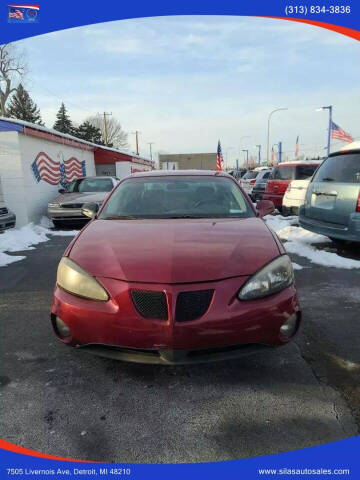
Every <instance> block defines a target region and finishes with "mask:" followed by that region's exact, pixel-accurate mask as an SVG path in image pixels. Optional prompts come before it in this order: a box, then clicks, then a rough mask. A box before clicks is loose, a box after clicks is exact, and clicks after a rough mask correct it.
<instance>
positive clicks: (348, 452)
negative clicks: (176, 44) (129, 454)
mask: <svg viewBox="0 0 360 480" xmlns="http://www.w3.org/2000/svg"><path fill="white" fill-rule="evenodd" d="M167 15H238V16H257V17H267V18H269V21H270V19H272V18H276V19H283V20H284V21H294V22H301V23H307V24H310V25H313V26H317V27H319V28H324V29H327V30H331V31H333V32H334V33H333V34H334V35H346V36H348V37H351V38H353V39H355V40H360V26H359V25H360V23H359V20H360V2H359V1H358V0H345V1H343V0H341V1H337V2H332V1H328V0H325V1H320V2H318V1H313V0H311V1H309V0H304V1H300V2H290V1H287V0H273V1H271V2H270V1H268V0H266V1H265V0H261V1H260V0H253V1H252V2H240V1H238V0H223V1H222V2H217V1H214V0H213V1H209V0H206V1H205V0H181V1H180V0H177V1H176V0H175V1H172V2H168V1H164V0H153V1H151V2H141V1H140V2H120V1H119V0H107V1H106V2H104V3H98V2H89V1H84V0H76V1H75V0H62V1H61V2H56V1H51V0H46V1H43V2H41V3H40V4H39V5H32V4H20V3H18V4H16V3H8V2H5V1H3V0H0V44H3V43H8V42H13V41H16V40H20V39H25V38H28V37H32V36H36V35H42V34H45V33H49V32H55V31H58V30H63V29H70V28H74V27H79V26H83V25H90V24H95V23H102V22H110V21H114V20H121V19H129V18H140V17H154V16H167ZM359 47H360V45H359ZM74 48H76V45H74ZM334 62H337V64H338V69H339V70H340V71H341V58H336V59H334ZM94 68H96V58H94ZM342 74H343V75H344V76H346V71H342ZM325 77H326V72H324V78H325ZM219 88H221V85H219ZM11 125H13V124H11ZM333 125H335V124H333ZM4 128H5V127H4ZM19 129H20V127H17V126H13V130H19ZM336 131H339V127H338V126H337V125H335V126H334V127H333V128H332V136H333V138H338V137H335V134H334V132H336ZM340 134H342V135H345V134H346V132H344V131H342V130H341V132H340ZM297 149H298V146H297ZM297 151H298V150H297ZM272 152H273V150H272ZM220 165H221V162H220ZM84 168H85V166H84V162H80V161H79V160H78V159H76V158H69V159H64V160H56V159H53V158H50V157H48V156H47V155H46V154H45V153H44V152H41V153H39V155H38V157H37V158H36V159H35V160H34V162H33V164H32V171H33V174H34V176H35V178H36V180H37V181H38V182H40V181H45V182H48V183H51V184H58V183H62V182H63V183H66V182H67V181H70V180H71V179H72V178H74V176H76V175H79V174H85V172H84ZM354 341H357V342H358V339H354ZM0 355H1V353H0ZM0 358H1V357H0ZM0 403H1V397H0ZM120 414H121V412H119V415H120ZM0 415H2V413H1V406H0ZM24 428H26V426H25V425H24ZM164 428H166V425H164ZM309 428H314V429H316V425H311V424H310V423H309ZM0 435H1V432H0ZM7 440H9V439H3V440H1V441H0V480H4V479H25V478H27V479H29V478H36V479H49V478H62V479H65V478H82V479H88V478H103V479H111V478H124V477H125V478H131V479H157V480H165V479H168V478H172V479H174V480H175V479H180V478H181V479H182V480H183V479H186V480H190V479H200V478H206V479H208V480H212V479H216V480H219V479H228V478H229V479H230V478H231V479H237V480H252V479H260V478H263V479H265V478H266V479H288V478H297V479H298V478H307V479H309V478H316V479H320V478H321V479H324V478H326V479H329V478H347V479H354V480H358V479H360V460H359V452H360V436H355V437H352V438H348V439H344V440H340V441H338V442H333V443H327V444H323V445H319V446H313V447H310V448H305V449H301V450H295V451H288V452H283V453H278V454H274V455H266V456H260V457H253V458H243V459H235V460H231V461H225V462H210V463H193V464H128V463H126V459H124V462H122V461H121V460H122V459H121V458H116V459H114V462H115V463H99V462H91V461H89V460H88V459H86V460H85V459H71V458H60V457H54V456H51V455H48V454H47V452H46V451H45V452H37V451H35V450H32V448H33V447H32V446H31V445H22V446H20V445H15V444H13V443H10V442H8V441H7Z"/></svg>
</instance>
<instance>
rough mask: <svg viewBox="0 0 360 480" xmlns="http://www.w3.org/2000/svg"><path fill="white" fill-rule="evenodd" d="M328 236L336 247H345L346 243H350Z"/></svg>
mask: <svg viewBox="0 0 360 480" xmlns="http://www.w3.org/2000/svg"><path fill="white" fill-rule="evenodd" d="M329 238H330V240H331V241H332V242H333V243H335V245H336V246H337V247H346V246H347V245H351V243H350V242H348V241H347V240H342V239H340V238H334V237H329Z"/></svg>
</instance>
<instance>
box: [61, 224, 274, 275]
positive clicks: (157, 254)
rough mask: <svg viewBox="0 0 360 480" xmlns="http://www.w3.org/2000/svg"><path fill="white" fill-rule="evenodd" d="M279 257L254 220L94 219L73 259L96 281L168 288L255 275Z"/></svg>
mask: <svg viewBox="0 0 360 480" xmlns="http://www.w3.org/2000/svg"><path fill="white" fill-rule="evenodd" d="M279 253H280V252H279V248H278V246H277V244H276V241H275V239H274V237H273V235H272V233H271V232H270V230H269V229H268V228H267V226H266V225H265V223H264V221H263V220H261V219H260V218H256V217H253V218H247V219H221V220H218V219H191V220H189V219H188V220H182V219H171V220H165V219H162V220H94V221H93V222H91V223H90V224H88V226H87V227H86V228H85V229H84V230H83V231H82V232H81V234H80V235H79V237H78V239H77V240H76V241H75V243H74V244H73V247H72V249H71V250H70V254H69V257H70V258H71V259H72V260H74V261H75V262H76V263H78V264H79V265H80V266H81V267H83V268H84V269H85V270H86V271H87V272H89V273H90V274H91V275H94V276H98V277H109V278H115V279H118V280H126V281H131V282H144V283H145V282H151V283H167V284H169V283H188V282H191V283H192V282H206V281H211V280H219V279H224V278H229V277H234V276H242V275H251V274H252V273H254V272H256V271H257V270H258V269H259V268H261V267H262V266H263V265H264V264H266V263H267V262H269V261H270V260H272V259H273V258H274V257H277V256H278V255H279Z"/></svg>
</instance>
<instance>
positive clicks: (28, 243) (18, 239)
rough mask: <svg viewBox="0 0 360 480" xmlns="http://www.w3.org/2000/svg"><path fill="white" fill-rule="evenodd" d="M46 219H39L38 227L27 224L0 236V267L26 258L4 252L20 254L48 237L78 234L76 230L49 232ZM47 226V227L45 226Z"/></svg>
mask: <svg viewBox="0 0 360 480" xmlns="http://www.w3.org/2000/svg"><path fill="white" fill-rule="evenodd" d="M46 220H47V219H46V218H45V217H43V218H42V219H41V222H40V225H34V224H33V223H29V225H25V226H24V227H21V228H19V229H10V230H5V232H4V233H2V234H0V267H5V266H6V265H10V263H13V262H18V261H20V260H23V259H24V258H26V257H25V256H23V255H18V256H14V255H7V254H6V253H5V252H20V251H21V252H22V251H24V250H33V249H34V248H35V247H34V245H38V244H39V243H42V242H47V241H48V240H49V235H61V236H71V237H73V236H74V235H76V234H77V233H78V231H77V230H68V231H67V230H50V229H49V228H50V227H51V225H50V224H49V223H47V222H46ZM46 225H47V226H46Z"/></svg>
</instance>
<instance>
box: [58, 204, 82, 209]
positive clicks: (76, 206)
mask: <svg viewBox="0 0 360 480" xmlns="http://www.w3.org/2000/svg"><path fill="white" fill-rule="evenodd" d="M83 205H84V204H83V203H62V204H61V205H60V207H61V208H82V206H83Z"/></svg>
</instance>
